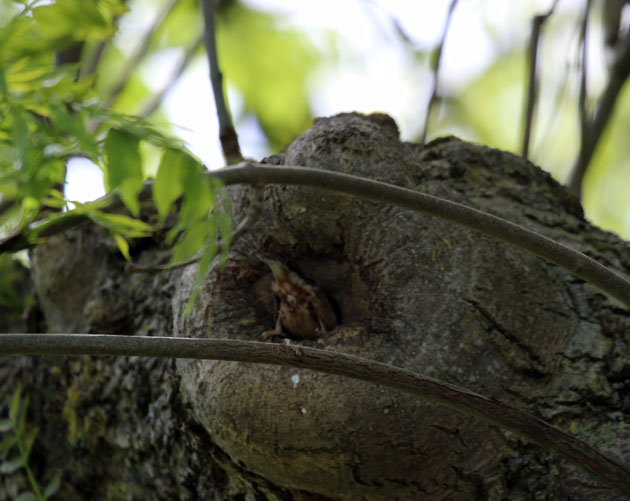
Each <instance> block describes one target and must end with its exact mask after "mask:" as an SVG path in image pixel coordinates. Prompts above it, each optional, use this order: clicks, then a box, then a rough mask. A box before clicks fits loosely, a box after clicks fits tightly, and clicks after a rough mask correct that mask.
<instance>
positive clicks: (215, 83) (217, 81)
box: [201, 0, 243, 164]
mask: <svg viewBox="0 0 630 501" xmlns="http://www.w3.org/2000/svg"><path fill="white" fill-rule="evenodd" d="M201 6H202V8H203V18H204V22H205V30H204V40H205V43H206V53H207V55H208V65H209V67H210V82H211V83H212V92H213V94H214V102H215V105H216V109H217V117H218V119H219V139H220V140H221V148H222V150H223V156H224V157H225V161H226V162H227V163H228V164H231V163H235V162H240V161H241V160H243V155H242V154H241V148H240V146H239V144H238V136H237V135H236V129H234V124H232V119H231V118H230V114H229V113H228V110H227V105H226V102H225V96H224V94H223V75H222V73H221V68H220V66H219V58H218V56H217V42H216V34H215V29H214V2H213V0H201Z"/></svg>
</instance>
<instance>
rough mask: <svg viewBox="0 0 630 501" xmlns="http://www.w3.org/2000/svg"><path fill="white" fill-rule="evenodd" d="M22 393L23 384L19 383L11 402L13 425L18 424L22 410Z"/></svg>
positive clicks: (10, 415)
mask: <svg viewBox="0 0 630 501" xmlns="http://www.w3.org/2000/svg"><path fill="white" fill-rule="evenodd" d="M21 394H22V384H21V383H18V385H17V388H16V389H15V392H14V393H13V397H11V403H10V404H9V418H10V419H11V422H12V423H13V426H15V425H16V424H17V421H18V417H19V412H20V396H21Z"/></svg>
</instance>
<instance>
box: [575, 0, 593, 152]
mask: <svg viewBox="0 0 630 501" xmlns="http://www.w3.org/2000/svg"><path fill="white" fill-rule="evenodd" d="M590 10H591V0H587V2H586V6H585V7H584V15H583V17H582V26H581V27H580V63H581V66H580V91H579V94H578V116H579V119H580V141H581V142H582V143H583V142H584V141H586V138H587V137H588V121H589V113H588V110H587V109H586V97H587V95H588V93H587V87H586V85H587V78H586V77H587V75H588V72H587V68H588V16H589V13H590Z"/></svg>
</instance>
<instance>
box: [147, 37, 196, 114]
mask: <svg viewBox="0 0 630 501" xmlns="http://www.w3.org/2000/svg"><path fill="white" fill-rule="evenodd" d="M202 44H203V33H199V36H198V37H197V38H196V39H195V41H194V42H193V43H192V44H190V46H189V47H188V48H187V49H186V51H185V52H184V54H183V55H182V57H181V59H180V60H179V62H178V63H177V66H175V68H174V69H173V72H172V73H171V75H170V77H169V79H168V81H167V82H166V84H164V86H163V87H162V88H161V89H160V90H159V91H158V92H157V93H155V94H154V95H153V97H152V98H151V100H150V101H149V102H148V103H147V104H146V106H145V107H144V108H143V109H142V111H141V112H140V116H141V117H148V116H149V115H150V114H151V113H153V112H154V111H155V110H156V109H157V108H158V106H160V104H162V101H164V98H165V97H166V95H167V94H168V93H169V91H170V90H171V89H172V88H173V86H174V85H175V82H177V80H178V79H179V77H181V76H182V74H183V73H184V71H186V68H188V66H189V65H190V63H191V62H192V60H193V58H194V56H195V53H196V52H197V50H199V48H200V47H201V45H202Z"/></svg>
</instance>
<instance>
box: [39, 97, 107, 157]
mask: <svg viewBox="0 0 630 501" xmlns="http://www.w3.org/2000/svg"><path fill="white" fill-rule="evenodd" d="M50 112H51V117H50V118H51V120H52V122H53V124H54V125H56V126H57V127H58V128H59V129H60V130H62V131H64V132H66V133H68V134H70V135H71V136H73V137H76V138H77V140H78V141H79V146H80V147H81V149H82V150H83V153H85V154H86V155H87V156H88V157H89V158H90V160H92V161H95V160H96V159H97V158H98V145H97V142H96V139H95V138H94V135H93V134H90V133H89V132H88V131H87V130H86V129H85V124H84V119H83V113H69V112H68V110H67V109H66V108H65V106H60V105H58V104H54V103H53V104H51V105H50Z"/></svg>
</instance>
